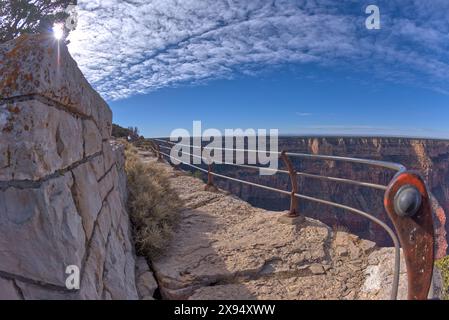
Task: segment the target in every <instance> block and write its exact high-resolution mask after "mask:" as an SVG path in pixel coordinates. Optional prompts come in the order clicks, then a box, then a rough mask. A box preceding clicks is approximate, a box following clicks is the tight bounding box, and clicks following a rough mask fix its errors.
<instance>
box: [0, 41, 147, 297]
mask: <svg viewBox="0 0 449 320" xmlns="http://www.w3.org/2000/svg"><path fill="white" fill-rule="evenodd" d="M111 121H112V113H111V110H110V109H109V107H108V106H107V104H106V103H105V102H104V101H103V100H102V98H101V97H100V96H99V95H98V94H97V93H96V92H95V91H94V90H93V89H92V88H91V86H90V85H89V84H88V82H87V81H86V80H85V78H84V77H83V75H82V73H81V72H80V70H79V69H78V67H77V65H76V62H75V61H74V60H73V59H72V58H71V57H70V54H69V53H68V50H67V48H66V46H65V45H64V44H62V43H59V42H56V41H55V40H54V39H50V38H46V37H44V36H21V37H20V38H19V39H17V40H14V41H11V42H8V43H6V44H3V45H1V46H0V298H1V299H137V298H138V297H139V296H138V292H137V289H136V277H135V268H136V265H135V261H136V258H135V253H134V245H133V243H132V238H131V228H130V222H129V217H128V214H127V212H126V209H125V199H124V195H125V194H126V185H125V183H126V179H125V178H124V176H123V163H124V157H123V149H122V148H121V147H120V146H119V145H115V146H111V144H110V142H109V139H110V138H111ZM69 266H75V267H77V268H78V269H79V270H80V288H79V289H76V288H75V290H69V289H68V288H67V286H66V280H67V278H68V277H69V273H72V274H73V271H72V272H69V273H66V271H67V270H66V268H67V267H69ZM139 268H140V269H138V270H140V271H139V276H140V275H141V274H143V273H144V272H145V270H143V271H142V268H143V267H142V266H139ZM143 269H145V268H143Z"/></svg>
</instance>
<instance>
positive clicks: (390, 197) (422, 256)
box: [155, 139, 434, 299]
mask: <svg viewBox="0 0 449 320" xmlns="http://www.w3.org/2000/svg"><path fill="white" fill-rule="evenodd" d="M155 140H158V141H161V142H164V143H171V144H174V143H172V142H169V141H165V140H160V139H155ZM156 145H157V154H158V158H161V155H165V156H167V157H169V158H174V157H172V156H170V155H168V154H166V153H163V152H161V151H160V147H159V145H158V144H156ZM186 146H187V145H186ZM163 147H164V148H166V149H170V148H168V147H165V146H163ZM193 147H195V146H193ZM204 149H205V148H204V147H201V150H202V155H203V150H204ZM222 150H235V149H226V148H222ZM237 151H239V150H237ZM241 151H248V152H256V151H255V150H241ZM189 154H190V153H189ZM278 154H280V157H281V159H282V160H283V161H284V163H285V165H286V167H287V169H288V171H285V170H277V169H276V170H275V169H271V170H275V171H276V172H281V173H288V174H289V176H290V181H291V185H292V191H291V192H289V191H284V190H280V189H276V188H272V187H268V186H265V185H260V184H257V183H253V182H249V181H244V180H240V179H237V178H232V177H228V176H225V175H221V174H218V173H214V172H213V171H212V164H211V163H210V164H209V167H208V170H205V169H203V168H200V167H198V166H194V165H192V164H190V163H186V162H182V161H181V162H182V163H184V164H186V165H188V166H190V167H192V168H196V169H197V170H200V171H202V172H205V173H207V174H208V184H207V185H208V186H212V187H214V188H215V186H214V185H213V177H214V176H215V177H219V178H223V179H228V180H231V181H235V182H240V183H243V184H246V185H250V186H255V187H258V188H262V189H265V190H269V191H273V192H277V193H281V194H284V195H289V196H290V199H291V200H290V212H289V215H290V216H292V217H296V216H298V215H299V210H298V202H297V201H298V199H303V200H308V201H313V202H317V203H320V204H325V205H329V206H333V207H335V208H340V209H344V210H346V211H349V212H352V213H354V214H358V215H360V216H363V217H365V218H367V219H369V220H370V221H372V222H374V223H376V224H377V225H379V226H381V227H382V228H383V229H384V230H385V231H386V232H387V233H388V235H389V236H390V237H391V239H392V241H393V244H394V248H395V260H394V261H395V262H394V275H393V285H392V291H391V299H396V298H397V294H398V287H399V274H400V244H402V246H403V248H404V256H405V261H406V266H407V277H408V288H409V289H408V298H409V299H426V298H427V294H428V292H429V289H430V284H431V280H432V271H433V259H434V230H433V218H432V210H431V206H430V198H429V195H428V193H427V189H426V185H425V183H424V182H423V180H422V179H421V178H420V177H419V176H418V175H416V174H414V173H410V172H407V171H406V168H405V167H404V166H402V165H400V164H396V163H390V162H384V161H375V160H365V159H356V158H344V157H334V156H322V155H309V154H299V153H289V152H285V151H282V152H281V153H278ZM190 155H191V156H194V155H193V154H190ZM289 156H296V157H303V158H315V159H322V160H334V161H348V162H353V163H362V164H369V165H373V166H379V167H383V168H387V169H392V170H396V171H397V173H396V175H395V176H394V177H393V180H392V181H391V182H390V184H389V186H388V187H387V186H382V185H379V184H373V183H366V182H359V181H354V180H350V179H342V178H334V177H326V176H320V175H314V174H308V173H303V172H297V171H296V170H295V168H294V166H293V164H292V162H291V161H290V158H289ZM200 158H203V157H200ZM174 159H176V158H174ZM178 160H179V159H178ZM223 164H228V165H234V166H238V167H245V168H250V169H260V167H256V166H249V165H239V164H233V163H223ZM298 175H299V176H304V177H309V178H316V179H322V180H327V181H334V182H342V183H349V184H355V185H359V186H364V187H370V188H375V189H379V190H386V192H385V208H386V209H387V212H388V214H389V217H390V219H391V221H392V222H393V224H394V226H395V229H396V231H397V233H398V235H399V239H400V241H399V239H398V237H397V236H396V234H395V233H394V231H393V230H392V229H391V228H390V227H389V226H388V225H387V224H386V223H384V222H383V221H381V220H379V219H378V218H376V217H374V216H372V215H370V214H368V213H366V212H364V211H361V210H358V209H355V208H352V207H349V206H346V205H342V204H339V203H335V202H332V201H327V200H322V199H318V198H314V197H310V196H306V195H303V194H299V192H298V181H297V176H298Z"/></svg>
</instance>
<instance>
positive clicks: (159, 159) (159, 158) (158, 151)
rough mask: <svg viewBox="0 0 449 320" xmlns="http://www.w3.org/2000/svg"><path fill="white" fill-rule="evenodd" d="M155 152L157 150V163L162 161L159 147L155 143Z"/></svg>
mask: <svg viewBox="0 0 449 320" xmlns="http://www.w3.org/2000/svg"><path fill="white" fill-rule="evenodd" d="M156 150H157V161H163V159H162V154H161V147H160V146H159V144H157V143H156Z"/></svg>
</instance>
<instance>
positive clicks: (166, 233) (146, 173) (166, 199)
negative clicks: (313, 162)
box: [125, 144, 182, 259]
mask: <svg viewBox="0 0 449 320" xmlns="http://www.w3.org/2000/svg"><path fill="white" fill-rule="evenodd" d="M125 156H126V164H125V170H126V174H127V177H128V192H129V195H128V210H129V213H130V216H131V220H132V222H133V225H134V238H135V241H136V245H137V251H138V253H139V254H141V255H144V256H146V257H148V258H149V259H155V258H157V257H158V256H159V255H160V254H161V253H162V252H163V249H164V248H165V247H166V246H167V244H168V242H169V240H170V238H171V236H172V234H173V232H174V227H175V225H176V222H177V220H178V217H179V211H180V209H181V207H182V202H181V200H180V199H179V197H178V196H177V194H176V193H175V192H174V191H173V190H172V189H171V188H170V184H169V181H168V177H167V176H166V175H165V174H163V173H161V172H160V170H158V169H157V168H155V166H154V165H153V164H146V163H142V162H141V161H140V159H139V157H138V155H137V150H136V149H135V148H134V147H133V146H132V145H131V144H126V149H125Z"/></svg>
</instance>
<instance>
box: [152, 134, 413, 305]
mask: <svg viewBox="0 0 449 320" xmlns="http://www.w3.org/2000/svg"><path fill="white" fill-rule="evenodd" d="M152 141H153V143H154V147H155V148H152V150H153V151H154V152H155V153H156V154H157V155H158V158H159V159H162V156H164V157H167V158H168V159H174V160H176V161H177V162H179V163H182V164H184V165H187V166H189V167H191V168H194V169H196V170H198V171H201V172H204V173H206V174H207V175H208V185H212V186H213V181H212V177H217V178H222V179H227V180H230V181H234V182H238V183H242V184H246V185H250V186H253V187H257V188H262V189H265V190H269V191H272V192H277V193H280V194H284V195H288V196H290V197H291V207H290V214H291V215H292V216H297V215H298V212H297V209H296V207H297V199H303V200H307V201H312V202H315V203H320V204H324V205H328V206H332V207H334V208H339V209H343V210H345V211H349V212H351V213H353V214H356V215H359V216H362V217H364V218H366V219H369V220H370V221H371V222H373V223H375V224H377V225H378V226H380V227H381V228H383V229H384V230H385V231H386V232H387V233H388V235H389V236H390V237H391V239H392V241H393V244H394V248H395V262H394V275H393V283H392V290H391V299H392V300H395V299H397V295H398V286H399V275H400V248H401V246H400V242H399V239H398V237H397V236H396V234H395V232H394V231H393V230H392V229H391V228H390V227H389V226H388V225H387V224H386V223H385V222H383V221H381V220H380V219H378V218H376V217H374V216H373V215H371V214H369V213H367V212H364V211H362V210H359V209H356V208H353V207H350V206H347V205H343V204H339V203H336V202H333V201H328V200H323V199H319V198H315V197H311V196H307V195H304V194H300V193H299V192H298V188H297V181H296V177H297V176H303V177H307V178H312V179H319V180H324V181H331V182H338V183H345V184H351V185H357V186H361V187H367V188H373V189H377V190H382V191H385V192H386V193H387V192H388V191H389V186H391V185H392V184H393V182H394V181H395V180H396V179H397V178H398V177H399V176H400V175H401V174H404V173H406V172H407V170H406V168H405V167H404V166H403V165H401V164H397V163H392V162H385V161H377V160H367V159H358V158H350V157H337V156H327V155H313V154H305V153H294V152H275V153H274V154H278V155H279V157H281V158H282V159H283V160H284V162H285V164H286V166H287V168H288V169H289V170H288V171H287V170H280V169H271V168H264V167H261V166H254V165H246V164H236V163H230V162H220V165H230V166H236V167H241V168H246V169H253V170H260V169H261V168H263V170H267V171H272V172H274V173H281V174H289V175H290V179H291V185H292V189H293V190H292V191H286V190H282V189H277V188H273V187H270V186H266V185H262V184H258V183H254V182H249V181H245V180H241V179H237V178H233V177H229V176H225V175H222V174H218V173H215V172H213V170H212V165H209V168H208V170H206V169H204V168H201V167H199V166H196V165H193V164H191V163H189V162H186V161H182V160H181V159H180V158H179V157H178V158H177V157H174V156H172V155H171V154H170V152H168V153H165V152H162V151H161V148H162V149H165V150H171V149H172V148H171V147H169V146H167V145H171V146H173V145H178V146H182V147H188V148H198V149H201V150H204V149H207V147H202V146H194V145H186V144H180V143H174V142H171V141H168V140H162V139H152ZM157 142H158V143H157ZM213 149H214V150H222V151H233V152H234V151H235V152H259V151H257V150H248V149H229V148H213ZM183 154H185V155H188V156H189V157H190V156H192V157H196V158H199V159H201V160H204V159H207V158H205V157H203V156H198V155H195V154H193V153H190V152H189V153H187V152H183ZM201 154H202V152H201ZM289 157H297V158H306V159H318V160H331V161H341V162H351V163H357V164H364V165H369V166H375V167H379V168H383V169H388V170H392V171H395V172H396V174H395V176H394V178H393V179H392V181H391V182H390V184H389V185H388V186H386V185H381V184H376V183H369V182H363V181H357V180H352V179H346V178H339V177H330V176H324V175H317V174H310V173H306V172H298V171H296V170H295V169H294V168H293V165H292V163H291V162H290V160H289ZM395 227H396V229H398V228H397V226H396V225H395ZM401 240H402V238H401ZM408 271H409V270H408ZM409 279H410V277H409ZM409 297H410V290H409Z"/></svg>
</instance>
